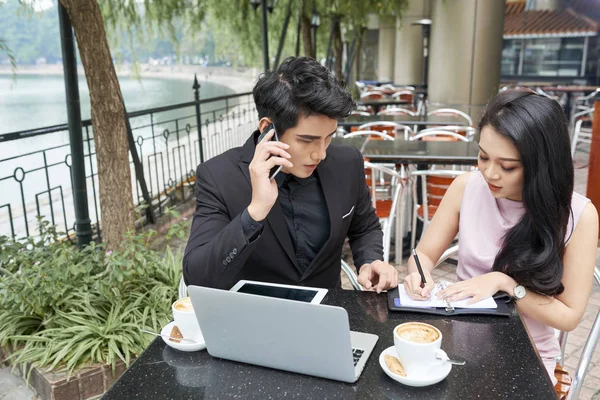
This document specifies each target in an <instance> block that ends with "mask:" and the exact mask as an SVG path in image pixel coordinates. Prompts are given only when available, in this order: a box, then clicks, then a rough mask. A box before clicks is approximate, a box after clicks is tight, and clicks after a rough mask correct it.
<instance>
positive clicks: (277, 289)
mask: <svg viewBox="0 0 600 400" xmlns="http://www.w3.org/2000/svg"><path fill="white" fill-rule="evenodd" d="M230 291H232V292H240V293H248V294H255V295H259V296H268V297H277V298H280V299H288V300H296V301H303V302H305V303H313V304H320V303H321V301H323V297H325V295H326V294H327V289H321V288H314V287H308V286H294V285H281V284H278V283H267V282H258V281H247V280H241V281H239V282H238V283H236V284H235V285H234V286H233V287H232V288H231V289H230Z"/></svg>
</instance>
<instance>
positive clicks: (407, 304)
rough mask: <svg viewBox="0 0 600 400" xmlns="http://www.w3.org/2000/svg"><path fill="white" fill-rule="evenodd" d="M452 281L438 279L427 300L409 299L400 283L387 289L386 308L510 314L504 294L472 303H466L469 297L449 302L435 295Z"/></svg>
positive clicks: (444, 312) (449, 312)
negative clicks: (396, 286) (394, 287)
mask: <svg viewBox="0 0 600 400" xmlns="http://www.w3.org/2000/svg"><path fill="white" fill-rule="evenodd" d="M451 284H452V283H450V282H446V281H440V282H438V283H436V285H435V287H434V289H433V291H432V293H431V297H430V298H429V300H425V301H419V300H413V299H411V298H410V297H409V296H408V294H407V293H406V291H405V290H404V286H403V285H402V284H399V285H398V288H396V289H393V290H390V291H388V308H389V309H390V310H391V311H409V312H421V313H427V314H439V315H459V314H491V315H502V316H510V314H511V312H512V311H511V308H509V307H508V306H507V304H506V300H510V298H507V297H506V296H501V297H499V298H496V299H495V298H493V297H488V298H486V299H483V300H481V301H478V302H477V303H474V304H467V303H468V302H469V300H470V299H465V300H461V301H453V302H449V301H447V300H441V299H438V298H437V297H436V294H437V293H438V292H439V291H441V290H443V289H444V288H445V287H447V286H448V285H451Z"/></svg>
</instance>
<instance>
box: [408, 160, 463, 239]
mask: <svg viewBox="0 0 600 400" xmlns="http://www.w3.org/2000/svg"><path fill="white" fill-rule="evenodd" d="M465 172H466V171H454V170H434V169H429V170H417V171H412V172H411V178H412V183H411V186H412V194H413V207H412V210H413V215H412V228H411V240H410V246H411V248H413V249H414V248H415V243H416V239H417V221H421V222H422V223H423V229H422V230H421V236H422V235H423V233H424V232H425V230H427V227H428V226H429V222H430V221H431V219H432V218H433V216H434V214H435V212H436V211H437V208H438V206H439V204H440V203H441V201H442V198H443V197H444V195H445V194H446V191H447V190H448V187H449V186H450V184H451V183H452V181H454V179H455V178H456V177H457V176H459V175H461V174H464V173H465ZM419 178H420V179H421V201H420V202H419V199H418V196H417V180H418V179H419Z"/></svg>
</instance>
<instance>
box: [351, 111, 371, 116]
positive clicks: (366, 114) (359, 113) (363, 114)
mask: <svg viewBox="0 0 600 400" xmlns="http://www.w3.org/2000/svg"><path fill="white" fill-rule="evenodd" d="M350 115H357V116H362V117H370V116H371V115H373V114H371V113H370V112H368V111H360V110H352V112H351V113H350Z"/></svg>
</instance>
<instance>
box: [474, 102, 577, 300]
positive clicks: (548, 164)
mask: <svg viewBox="0 0 600 400" xmlns="http://www.w3.org/2000/svg"><path fill="white" fill-rule="evenodd" d="M485 126H490V127H492V128H493V129H494V130H495V131H496V132H498V133H499V134H501V135H503V136H505V137H507V138H508V139H510V140H511V141H512V143H513V144H514V145H515V147H516V148H517V150H518V151H519V154H520V156H521V162H522V164H523V204H524V206H525V213H524V215H523V217H522V218H521V219H520V220H519V222H518V223H517V224H516V225H515V226H514V227H513V228H512V229H511V230H510V231H508V233H507V234H506V235H505V236H504V240H503V244H502V248H501V249H500V252H499V253H498V255H497V256H496V260H495V261H494V266H493V269H494V271H501V272H503V273H505V274H507V275H509V276H511V277H512V278H513V279H514V280H515V281H517V282H519V284H521V285H523V286H525V287H526V288H528V289H530V290H532V291H534V292H537V293H540V294H544V295H548V296H553V295H557V294H560V293H562V292H563V290H564V287H563V285H562V283H561V280H562V275H563V263H562V257H563V254H564V252H565V241H566V237H567V235H570V233H568V232H567V226H568V222H569V217H570V216H571V214H572V211H571V197H572V196H573V181H574V176H573V161H572V158H571V152H570V141H569V132H568V130H567V121H566V118H565V114H564V113H563V110H562V108H561V107H560V105H559V104H558V103H557V102H556V101H554V100H552V99H550V98H548V97H546V96H543V95H539V94H536V93H534V92H530V91H522V90H512V91H505V92H501V93H500V94H498V95H496V96H495V97H494V98H492V99H491V100H490V102H489V104H488V106H487V107H486V110H485V113H484V115H483V117H482V118H481V121H480V123H479V129H480V130H481V128H483V127H485Z"/></svg>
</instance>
